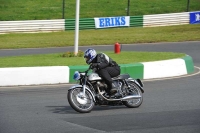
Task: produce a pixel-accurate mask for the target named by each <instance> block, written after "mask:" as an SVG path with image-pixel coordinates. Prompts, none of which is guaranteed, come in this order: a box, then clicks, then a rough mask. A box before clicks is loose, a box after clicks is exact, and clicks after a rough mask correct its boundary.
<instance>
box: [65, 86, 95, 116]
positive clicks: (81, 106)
mask: <svg viewBox="0 0 200 133" xmlns="http://www.w3.org/2000/svg"><path fill="white" fill-rule="evenodd" d="M67 98H68V102H69V104H70V106H71V107H72V108H73V109H74V110H75V111H77V112H80V113H89V112H91V110H92V109H93V107H94V101H93V98H92V95H91V94H90V92H89V91H87V90H85V96H84V95H83V92H82V88H74V89H72V90H69V91H68V96H67Z"/></svg>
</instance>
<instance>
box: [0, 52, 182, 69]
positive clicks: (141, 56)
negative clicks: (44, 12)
mask: <svg viewBox="0 0 200 133" xmlns="http://www.w3.org/2000/svg"><path fill="white" fill-rule="evenodd" d="M99 52H101V51H99ZM104 53H106V54H107V55H108V56H110V57H111V58H112V59H113V60H115V61H116V62H117V63H118V64H130V63H136V62H148V61H157V60H167V59H173V58H181V57H184V56H185V54H183V53H172V52H134V51H132V52H121V53H120V54H115V53H113V52H104ZM62 54H63V53H57V54H43V55H26V56H14V57H0V67H1V68H3V67H31V66H73V65H86V63H85V60H84V59H83V57H68V58H67V57H62Z"/></svg>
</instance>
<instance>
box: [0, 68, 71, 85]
mask: <svg viewBox="0 0 200 133" xmlns="http://www.w3.org/2000/svg"><path fill="white" fill-rule="evenodd" d="M0 74H1V75H0V86H14V85H38V84H58V83H69V67H68V66H53V67H51V66H49V67H16V68H0Z"/></svg>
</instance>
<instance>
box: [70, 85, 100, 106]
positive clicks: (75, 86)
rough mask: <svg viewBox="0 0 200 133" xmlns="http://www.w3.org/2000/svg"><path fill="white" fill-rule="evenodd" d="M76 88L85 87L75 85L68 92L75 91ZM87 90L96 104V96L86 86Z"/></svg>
mask: <svg viewBox="0 0 200 133" xmlns="http://www.w3.org/2000/svg"><path fill="white" fill-rule="evenodd" d="M75 88H83V85H79V84H76V85H74V86H71V87H70V88H69V90H68V91H70V90H73V89H75ZM85 89H86V90H87V91H88V92H89V93H90V94H91V95H92V98H93V100H94V102H96V100H95V96H94V94H93V93H92V91H91V90H90V89H89V88H88V87H87V86H85Z"/></svg>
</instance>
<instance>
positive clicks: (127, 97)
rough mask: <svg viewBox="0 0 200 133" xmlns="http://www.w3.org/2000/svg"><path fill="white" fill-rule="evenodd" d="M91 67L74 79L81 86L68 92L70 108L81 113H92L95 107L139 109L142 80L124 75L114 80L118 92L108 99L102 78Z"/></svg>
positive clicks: (76, 73) (141, 97)
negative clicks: (122, 106) (119, 106)
mask: <svg viewBox="0 0 200 133" xmlns="http://www.w3.org/2000/svg"><path fill="white" fill-rule="evenodd" d="M91 69H93V68H92V67H91V66H90V67H89V68H88V69H87V70H86V71H85V72H79V71H76V72H75V73H74V79H75V80H77V81H78V82H79V84H77V85H74V86H72V87H70V88H69V90H68V96H67V98H68V102H69V104H70V106H71V107H72V108H73V109H74V110H76V111H77V112H80V113H88V112H91V110H92V109H93V107H94V106H95V105H111V106H114V105H125V106H126V107H129V108H137V107H139V106H140V105H141V104H142V102H143V93H144V90H143V83H142V82H141V80H140V79H133V78H131V77H130V75H129V74H122V75H119V76H117V77H114V78H112V80H113V84H114V85H115V86H116V87H117V92H116V93H115V94H114V95H111V96H110V97H106V96H105V94H106V92H105V88H106V84H105V82H104V81H103V80H102V78H101V77H100V76H99V75H98V74H97V73H95V70H94V69H93V71H92V72H91V73H89V70H91Z"/></svg>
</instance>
